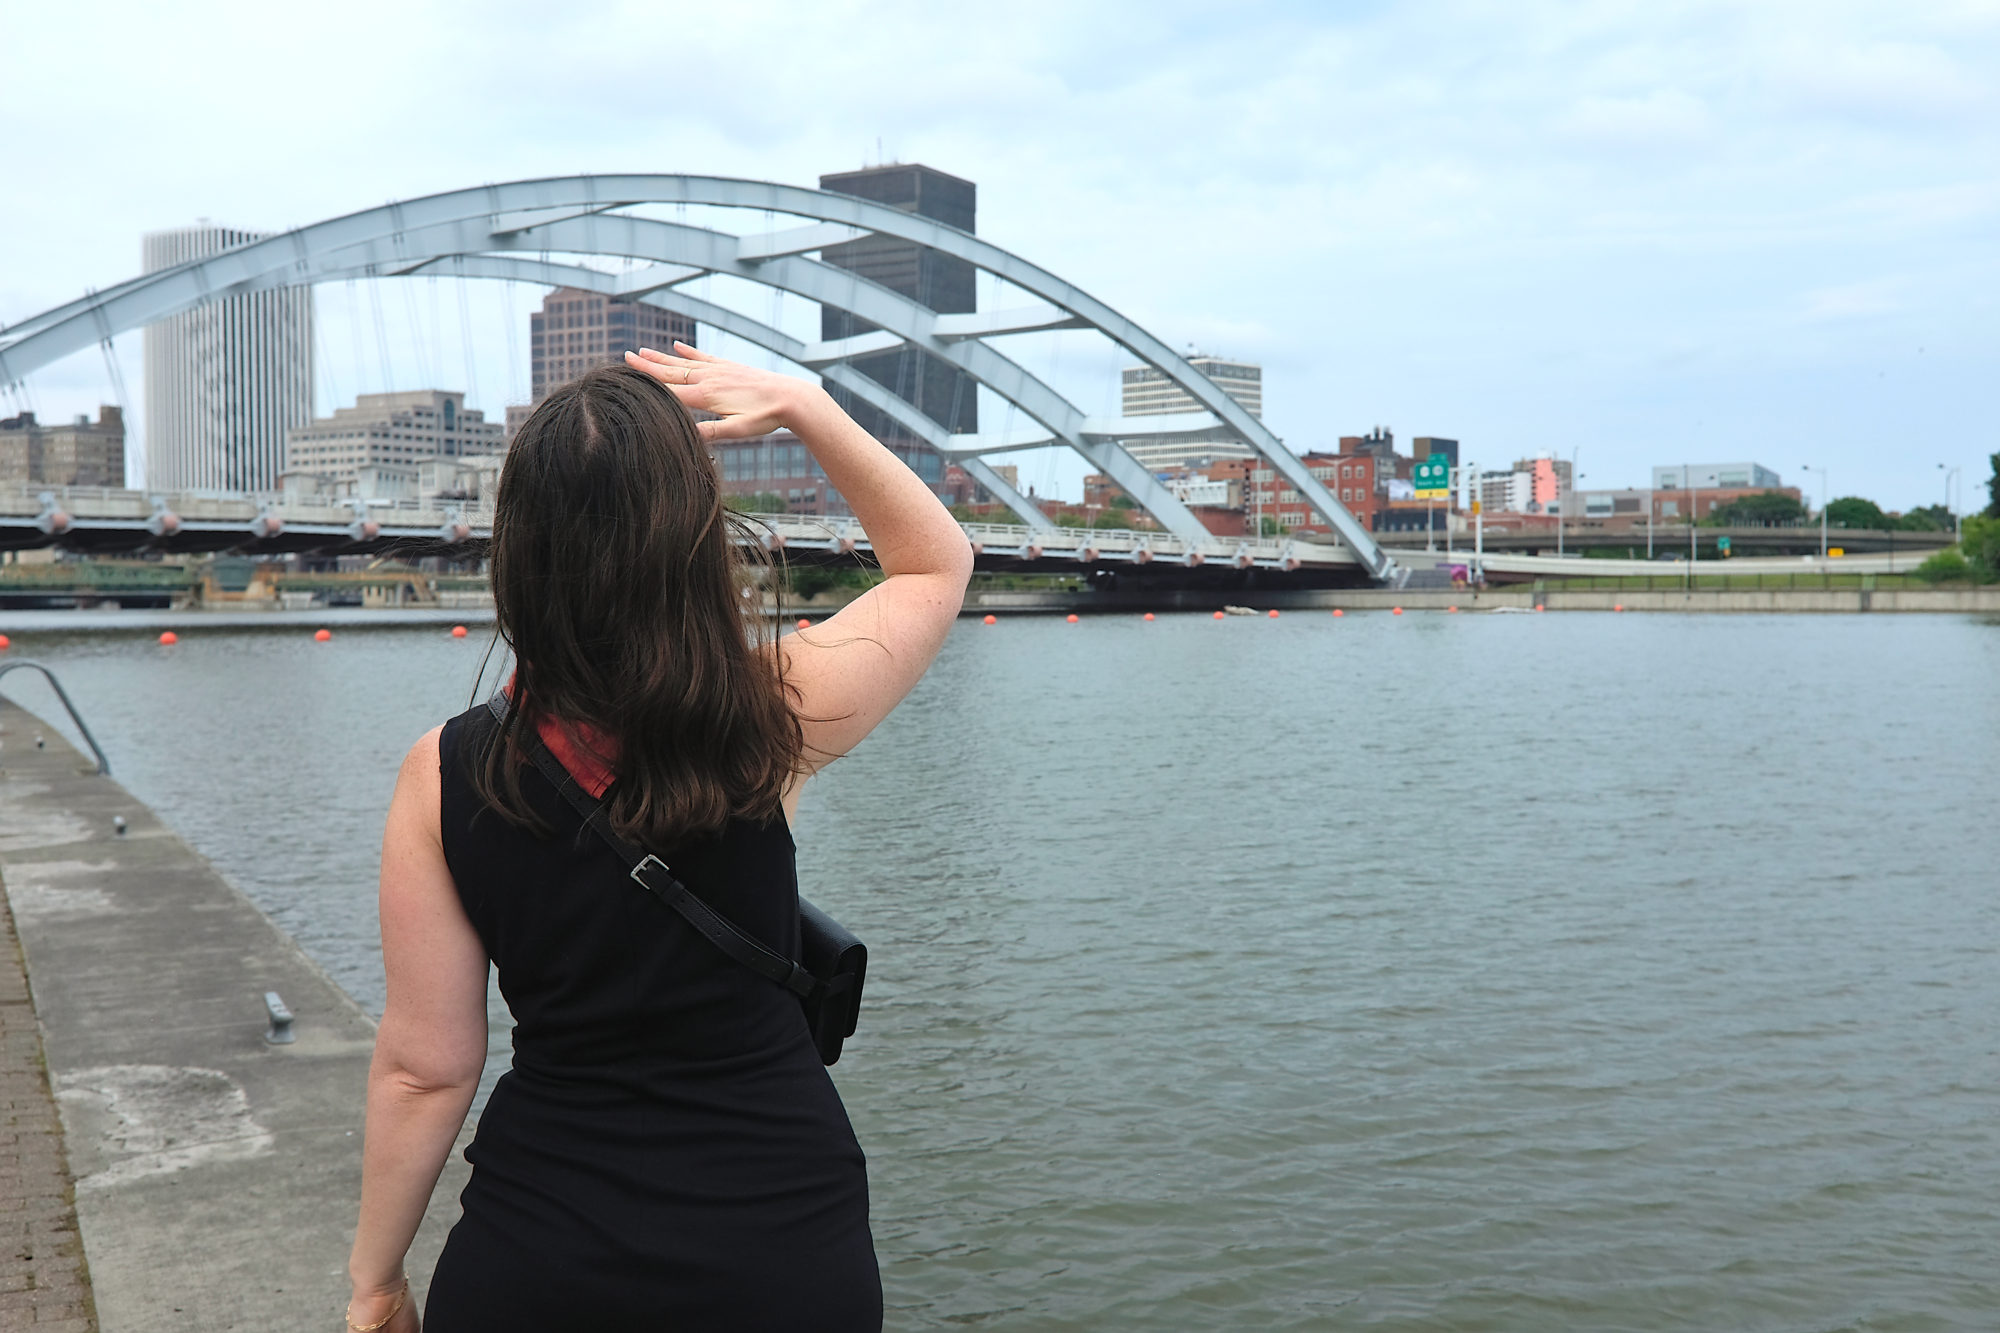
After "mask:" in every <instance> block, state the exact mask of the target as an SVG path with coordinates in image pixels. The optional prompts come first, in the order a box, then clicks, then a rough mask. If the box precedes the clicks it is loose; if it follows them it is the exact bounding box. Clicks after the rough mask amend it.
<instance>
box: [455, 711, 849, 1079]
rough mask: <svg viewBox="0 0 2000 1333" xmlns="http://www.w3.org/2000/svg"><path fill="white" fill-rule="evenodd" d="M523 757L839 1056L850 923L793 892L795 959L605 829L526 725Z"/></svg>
mask: <svg viewBox="0 0 2000 1333" xmlns="http://www.w3.org/2000/svg"><path fill="white" fill-rule="evenodd" d="M486 707H487V710H488V711H489V712H491V713H492V714H493V717H494V719H495V720H496V721H499V722H501V723H503V724H504V723H505V722H506V720H507V707H508V703H507V695H506V693H505V692H504V691H501V692H498V693H496V694H494V696H493V697H492V698H491V699H489V700H487V701H486ZM517 739H518V740H519V741H520V743H521V745H522V747H523V749H524V750H525V751H526V752H527V755H528V758H529V759H530V760H532V761H533V762H534V765H535V767H536V768H538V769H540V770H541V774H542V776H543V777H545V778H547V779H548V781H549V784H550V785H551V786H553V787H554V788H555V789H556V790H557V791H560V792H561V793H562V794H563V799H565V800H567V801H568V802H569V803H570V805H571V807H572V808H573V809H575V810H576V812H577V813H578V814H580V815H582V816H583V820H584V822H585V823H586V824H588V825H590V827H591V828H592V829H594V830H595V831H596V832H597V835H598V836H599V837H600V838H603V839H604V841H605V842H606V843H608V844H609V845H610V847H611V850H612V851H614V852H616V853H618V857H619V859H620V860H622V861H623V862H625V865H626V867H627V868H628V871H629V873H630V874H631V876H632V882H633V883H635V884H637V885H638V886H639V887H640V888H642V889H644V890H645V891H646V892H648V893H650V894H652V895H653V896H654V897H655V898H658V899H659V900H660V901H661V902H663V903H665V904H666V905H667V906H668V907H671V908H673V909H674V911H676V912H678V913H680V915H681V917H682V918H683V919H685V920H686V921H687V923H688V924H689V925H691V926H693V927H694V928H695V929H696V930H698V931H700V932H701V933H702V934H703V935H705V936H707V937H708V939H709V940H710V942H712V943H713V944H714V945H715V947H716V948H718V949H720V950H722V952H724V953H726V954H728V955H729V956H730V957H731V958H733V959H735V960H736V961H737V962H739V963H741V964H743V966H745V967H747V968H749V969H750V970H751V971H752V972H755V973H757V974H758V975H759V976H762V977H766V978H768V979H770V980H771V981H774V982H776V983H777V984H778V985H780V986H783V987H784V988H785V989H786V990H788V991H790V992H791V993H792V994H793V995H796V996H797V997H798V1000H799V1003H800V1004H801V1005H802V1006H803V1007H804V1008H805V1013H806V1027H807V1028H808V1029H809V1030H810V1031H811V1032H812V1039H813V1045H814V1046H815V1047H817V1048H818V1049H819V1058H820V1061H821V1063H823V1064H829V1065H830V1064H833V1063H835V1062H836V1061H838V1060H839V1059H840V1047H841V1043H842V1042H844V1041H846V1040H847V1038H849V1037H851V1036H853V1035H854V1027H855V1024H856V1023H857V1022H859V1021H860V1017H861V984H862V981H863V980H864V979H865V978H866V976H867V973H868V946H867V945H865V944H863V943H862V942H861V941H860V940H859V939H858V938H857V937H856V936H855V934H854V932H853V931H851V930H849V929H847V927H845V926H843V925H841V924H840V923H839V922H838V921H835V920H834V919H833V918H832V917H830V916H828V915H827V914H826V913H825V912H822V911H820V909H819V908H817V907H814V906H813V905H812V904H811V903H809V902H807V901H806V900H805V899H804V898H801V899H799V952H800V954H801V955H802V957H800V958H799V959H797V960H794V959H791V958H787V957H786V956H785V955H784V954H781V953H779V952H778V951H777V950H775V949H772V948H770V947H768V946H767V945H765V944H764V943H763V942H762V941H760V940H757V939H754V938H752V937H751V936H750V935H748V934H747V933H745V932H744V931H742V930H740V929H738V928H737V926H736V925H735V924H734V923H732V922H730V921H729V920H727V919H726V918H724V917H722V916H721V915H719V914H717V912H716V911H715V909H713V908H711V907H710V906H709V905H708V904H707V903H705V902H703V901H702V900H701V899H700V898H699V897H697V896H696V895H695V894H694V892H693V891H692V890H690V889H689V888H688V887H687V885H685V884H683V883H681V882H680V881H679V880H678V879H675V878H674V875H673V872H672V871H671V870H669V869H668V868H667V863H666V862H664V861H662V860H661V859H660V858H659V857H657V856H654V855H653V854H652V853H651V852H649V851H647V850H646V849H645V848H643V847H639V846H637V845H635V844H633V843H630V842H627V841H626V840H625V839H623V838H621V837H619V836H618V835H617V834H616V833H614V832H612V830H611V820H610V818H609V817H608V816H607V815H606V814H605V812H604V802H602V801H600V800H597V799H596V798H594V797H593V796H591V795H590V793H589V792H587V791H585V790H584V789H583V786H582V784H581V783H579V782H578V781H577V780H576V779H575V778H574V777H572V776H571V775H570V773H569V770H568V769H566V768H564V767H563V766H562V764H561V763H559V762H558V761H557V759H556V757H555V756H554V755H553V754H550V753H549V747H548V746H546V745H544V744H542V738H541V737H540V736H537V735H536V734H535V733H534V731H533V729H532V728H531V729H529V730H528V731H527V733H526V734H525V735H524V736H522V737H519V738H517Z"/></svg>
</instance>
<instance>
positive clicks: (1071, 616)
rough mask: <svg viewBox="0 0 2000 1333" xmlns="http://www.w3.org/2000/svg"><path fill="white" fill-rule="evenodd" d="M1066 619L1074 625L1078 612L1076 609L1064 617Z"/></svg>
mask: <svg viewBox="0 0 2000 1333" xmlns="http://www.w3.org/2000/svg"><path fill="white" fill-rule="evenodd" d="M1064 619H1065V620H1067V621H1069V623H1070V624H1072V625H1074V624H1075V623H1076V612H1074V611H1072V612H1070V613H1069V614H1068V615H1067V616H1065V617H1064Z"/></svg>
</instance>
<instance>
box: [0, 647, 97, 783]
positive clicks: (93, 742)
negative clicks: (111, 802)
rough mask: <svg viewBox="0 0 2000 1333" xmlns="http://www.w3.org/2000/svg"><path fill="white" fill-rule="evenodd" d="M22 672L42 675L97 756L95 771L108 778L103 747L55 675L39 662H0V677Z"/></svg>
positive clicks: (91, 750)
mask: <svg viewBox="0 0 2000 1333" xmlns="http://www.w3.org/2000/svg"><path fill="white" fill-rule="evenodd" d="M24 670H26V671H39V672H41V673H42V679H43V680H46V681H47V682H48V683H49V688H50V689H52V690H54V691H55V692H56V698H58V699H60V700H62V706H63V707H64V708H65V709H67V710H68V712H69V720H70V721H72V722H74V723H76V729H77V730H78V731H80V732H82V733H83V740H84V744H86V745H88V746H89V747H90V752H91V753H92V754H94V755H96V756H97V771H98V772H100V773H102V774H104V776H106V777H110V776H111V761H110V760H109V759H106V758H105V757H104V747H102V746H100V745H99V744H98V743H97V737H95V736H93V735H91V734H90V728H89V727H87V726H85V725H84V722H83V716H82V715H81V714H80V713H78V712H77V711H76V705H75V704H73V703H71V702H70V700H69V691H68V690H65V689H64V688H63V687H62V682H61V681H59V680H57V679H56V673H55V672H53V671H51V670H49V669H48V668H47V667H45V666H43V665H42V664H41V663H40V662H0V677H5V676H6V674H7V673H8V672H9V671H24Z"/></svg>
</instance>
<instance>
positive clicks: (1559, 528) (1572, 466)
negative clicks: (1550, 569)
mask: <svg viewBox="0 0 2000 1333" xmlns="http://www.w3.org/2000/svg"><path fill="white" fill-rule="evenodd" d="M1582 451H1583V446H1582V445H1580V444H1579V445H1575V446H1573V447H1572V448H1571V449H1570V451H1569V490H1570V494H1571V495H1574V494H1576V481H1577V477H1576V456H1577V455H1578V454H1579V453H1581V452H1582ZM1564 508H1565V505H1564V503H1563V493H1562V478H1561V477H1557V478H1556V558H1557V559H1558V560H1560V559H1561V558H1562V553H1563V509H1564Z"/></svg>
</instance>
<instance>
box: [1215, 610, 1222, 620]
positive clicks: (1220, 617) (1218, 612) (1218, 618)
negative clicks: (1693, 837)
mask: <svg viewBox="0 0 2000 1333" xmlns="http://www.w3.org/2000/svg"><path fill="white" fill-rule="evenodd" d="M1215 618H1216V619H1217V620H1220V619H1222V612H1220V611H1217V612H1216V613H1215Z"/></svg>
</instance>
